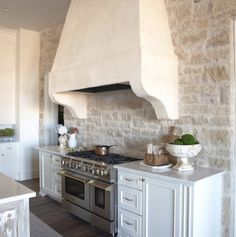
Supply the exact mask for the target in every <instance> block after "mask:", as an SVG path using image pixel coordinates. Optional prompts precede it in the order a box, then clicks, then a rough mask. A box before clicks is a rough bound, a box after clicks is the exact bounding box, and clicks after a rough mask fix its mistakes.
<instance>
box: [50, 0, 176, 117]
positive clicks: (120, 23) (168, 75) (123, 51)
mask: <svg viewBox="0 0 236 237" xmlns="http://www.w3.org/2000/svg"><path fill="white" fill-rule="evenodd" d="M177 66H178V60H177V57H176V55H175V53H174V49H173V45H172V40H171V33H170V29H169V23H168V18H167V12H166V8H165V3H164V0H124V1H117V0H109V1H108V0H97V1H94V0H72V1H71V5H70V8H69V11H68V14H67V18H66V21H65V25H64V28H63V31H62V35H61V39H60V43H59V46H58V50H57V54H56V57H55V60H54V64H53V67H52V71H51V73H50V87H49V94H50V96H51V98H52V99H53V101H54V102H56V103H59V104H63V105H65V106H68V107H69V109H70V111H71V112H72V114H73V116H75V117H79V118H86V113H87V94H84V93H82V92H76V93H75V92H72V91H80V90H84V89H86V88H96V87H101V86H107V85H113V84H117V83H118V84H123V83H127V82H128V83H129V84H130V86H131V88H132V90H133V91H134V93H135V94H136V95H137V96H139V97H142V98H144V99H146V100H147V101H149V102H150V103H151V104H152V106H153V107H154V109H155V112H156V115H157V118H158V119H167V118H169V119H177V118H178V71H177Z"/></svg>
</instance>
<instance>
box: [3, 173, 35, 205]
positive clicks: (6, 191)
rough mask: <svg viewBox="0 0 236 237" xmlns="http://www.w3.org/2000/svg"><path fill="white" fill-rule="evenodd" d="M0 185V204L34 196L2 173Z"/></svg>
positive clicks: (30, 191)
mask: <svg viewBox="0 0 236 237" xmlns="http://www.w3.org/2000/svg"><path fill="white" fill-rule="evenodd" d="M0 183H1V185H0V204H3V203H8V202H12V201H17V200H22V199H28V198H32V197H35V196H36V193H35V192H34V191H32V190H30V189H29V188H27V187H25V186H24V185H22V184H20V183H18V182H16V181H15V180H13V179H11V178H9V177H8V176H6V175H4V174H2V173H0Z"/></svg>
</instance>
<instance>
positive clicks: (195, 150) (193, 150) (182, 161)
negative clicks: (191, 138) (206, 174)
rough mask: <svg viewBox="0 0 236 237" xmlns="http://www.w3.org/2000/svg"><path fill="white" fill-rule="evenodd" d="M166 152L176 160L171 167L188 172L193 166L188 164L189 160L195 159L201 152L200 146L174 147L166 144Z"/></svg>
mask: <svg viewBox="0 0 236 237" xmlns="http://www.w3.org/2000/svg"><path fill="white" fill-rule="evenodd" d="M166 150H167V151H168V152H169V153H170V154H171V155H172V156H175V157H176V158H177V163H176V165H175V166H174V167H173V168H174V169H176V170H178V171H190V170H193V169H194V166H193V165H192V164H190V163H189V158H192V157H195V156H197V155H198V154H199V152H200V151H201V150H202V146H201V144H195V145H176V144H167V146H166Z"/></svg>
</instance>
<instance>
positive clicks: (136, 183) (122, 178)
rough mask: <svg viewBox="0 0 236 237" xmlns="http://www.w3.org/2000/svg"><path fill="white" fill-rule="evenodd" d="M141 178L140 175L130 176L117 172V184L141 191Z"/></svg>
mask: <svg viewBox="0 0 236 237" xmlns="http://www.w3.org/2000/svg"><path fill="white" fill-rule="evenodd" d="M142 180H143V179H142V176H140V175H135V174H130V173H126V172H122V171H119V172H118V183H119V184H122V185H125V186H128V187H131V188H135V189H139V190H142V189H143V181H142Z"/></svg>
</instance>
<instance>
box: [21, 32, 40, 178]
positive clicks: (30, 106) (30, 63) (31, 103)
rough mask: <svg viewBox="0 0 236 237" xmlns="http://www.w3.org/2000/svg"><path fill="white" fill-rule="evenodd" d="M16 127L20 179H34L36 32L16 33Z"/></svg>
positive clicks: (35, 169) (36, 160)
mask: <svg viewBox="0 0 236 237" xmlns="http://www.w3.org/2000/svg"><path fill="white" fill-rule="evenodd" d="M18 49H19V51H18V63H19V74H18V86H19V87H18V88H19V91H18V93H19V95H18V98H19V100H18V110H19V116H18V124H19V142H20V179H21V180H24V179H30V178H35V177H38V170H39V168H38V152H37V151H36V149H35V148H36V147H37V146H38V141H39V53H40V37H39V33H38V32H34V31H29V30H25V29H20V30H19V33H18Z"/></svg>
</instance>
